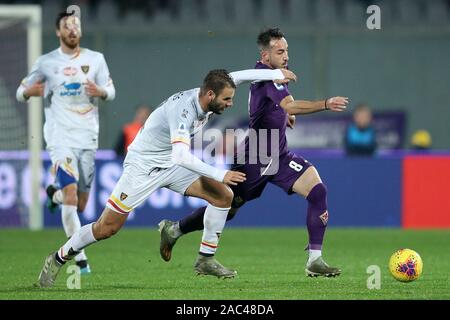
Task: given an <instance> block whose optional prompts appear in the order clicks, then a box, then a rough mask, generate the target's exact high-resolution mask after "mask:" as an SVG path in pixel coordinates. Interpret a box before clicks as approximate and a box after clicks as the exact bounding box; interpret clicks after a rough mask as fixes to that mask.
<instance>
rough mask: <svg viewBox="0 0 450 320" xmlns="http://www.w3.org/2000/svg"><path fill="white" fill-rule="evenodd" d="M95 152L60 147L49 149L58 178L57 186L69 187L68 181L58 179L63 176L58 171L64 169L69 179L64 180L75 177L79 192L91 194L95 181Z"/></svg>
mask: <svg viewBox="0 0 450 320" xmlns="http://www.w3.org/2000/svg"><path fill="white" fill-rule="evenodd" d="M95 151H96V150H93V149H77V148H70V147H60V146H56V147H51V148H48V153H49V154H50V158H51V160H52V164H53V168H54V172H55V175H56V177H57V179H56V180H57V181H56V182H57V184H59V185H60V187H64V186H65V185H67V181H64V182H63V181H58V178H59V177H60V176H61V175H58V169H59V170H61V169H62V170H63V171H64V172H65V173H66V174H67V176H66V177H67V178H66V179H64V178H63V180H67V179H70V177H73V181H74V182H75V183H77V185H78V190H79V191H81V192H89V190H90V188H91V184H92V181H93V180H94V173H95ZM60 180H61V179H60ZM69 182H70V181H69Z"/></svg>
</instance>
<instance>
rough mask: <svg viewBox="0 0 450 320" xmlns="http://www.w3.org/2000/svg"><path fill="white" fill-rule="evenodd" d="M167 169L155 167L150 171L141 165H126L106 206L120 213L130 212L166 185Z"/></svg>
mask: <svg viewBox="0 0 450 320" xmlns="http://www.w3.org/2000/svg"><path fill="white" fill-rule="evenodd" d="M165 170H167V169H154V170H151V172H150V173H149V171H148V170H144V169H142V168H140V167H139V166H134V165H131V164H128V165H125V166H124V170H123V173H122V175H121V176H120V178H119V181H118V182H117V184H116V186H115V187H114V189H113V191H112V193H111V195H110V197H109V199H108V201H107V204H106V206H107V207H108V208H109V209H111V210H113V211H116V212H118V213H122V214H128V213H129V212H130V211H132V210H133V209H135V208H136V207H138V206H139V205H140V204H142V203H143V202H144V201H145V200H146V199H148V197H150V195H151V194H152V193H153V192H154V191H156V190H157V189H159V188H161V186H163V185H164V181H165V174H164V173H165Z"/></svg>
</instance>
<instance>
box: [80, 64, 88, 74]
mask: <svg viewBox="0 0 450 320" xmlns="http://www.w3.org/2000/svg"><path fill="white" fill-rule="evenodd" d="M81 71H83V72H84V74H87V73H88V72H89V66H88V65H84V66H81Z"/></svg>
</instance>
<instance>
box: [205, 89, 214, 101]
mask: <svg viewBox="0 0 450 320" xmlns="http://www.w3.org/2000/svg"><path fill="white" fill-rule="evenodd" d="M206 95H207V96H208V98H209V101H213V100H214V99H215V98H216V94H215V93H214V91H212V90H208V92H206Z"/></svg>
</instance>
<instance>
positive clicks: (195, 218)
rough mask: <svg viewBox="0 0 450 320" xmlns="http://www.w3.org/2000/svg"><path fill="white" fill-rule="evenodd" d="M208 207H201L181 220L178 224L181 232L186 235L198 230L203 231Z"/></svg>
mask: <svg viewBox="0 0 450 320" xmlns="http://www.w3.org/2000/svg"><path fill="white" fill-rule="evenodd" d="M205 210H206V207H200V208H197V209H195V210H194V212H192V213H191V214H190V215H188V216H186V217H184V218H183V219H181V220H180V221H179V222H178V224H179V226H180V231H181V232H183V233H184V234H186V233H190V232H193V231H196V230H203V216H204V215H205Z"/></svg>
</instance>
